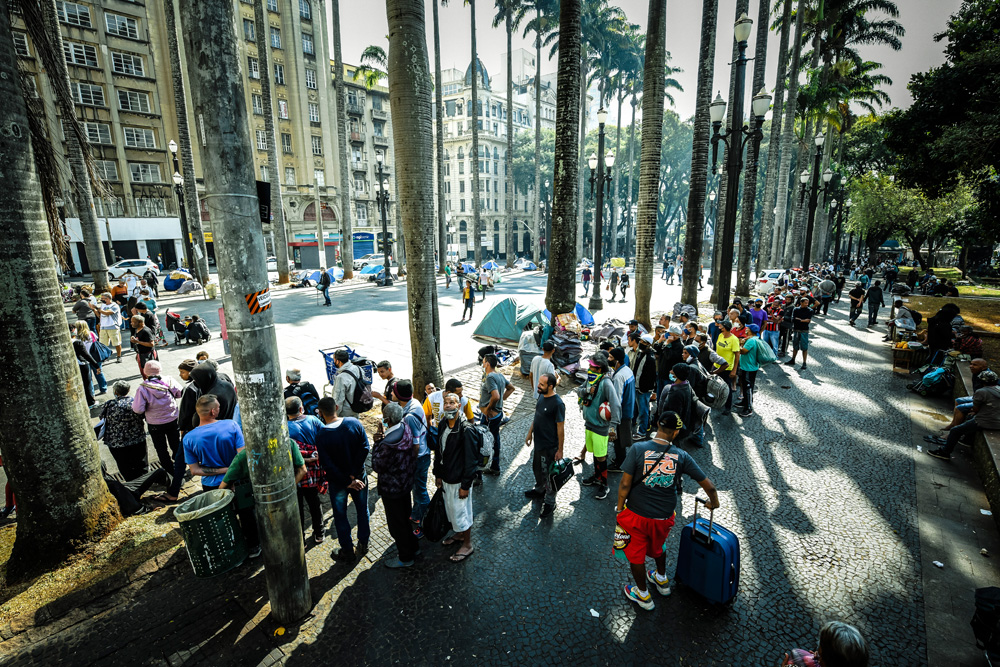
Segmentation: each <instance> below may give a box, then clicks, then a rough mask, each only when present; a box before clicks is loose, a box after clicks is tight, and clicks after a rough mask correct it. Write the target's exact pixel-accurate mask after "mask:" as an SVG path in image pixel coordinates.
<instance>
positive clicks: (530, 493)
mask: <svg viewBox="0 0 1000 667" xmlns="http://www.w3.org/2000/svg"><path fill="white" fill-rule="evenodd" d="M524 497H525V498H539V499H541V498H544V497H545V492H544V491H539V490H538V489H528V490H527V491H525V492H524Z"/></svg>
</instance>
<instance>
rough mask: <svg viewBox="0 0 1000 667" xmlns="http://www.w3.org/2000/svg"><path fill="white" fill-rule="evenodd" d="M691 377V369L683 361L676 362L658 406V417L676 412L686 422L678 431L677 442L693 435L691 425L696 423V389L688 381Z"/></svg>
mask: <svg viewBox="0 0 1000 667" xmlns="http://www.w3.org/2000/svg"><path fill="white" fill-rule="evenodd" d="M690 377H691V369H690V367H689V366H688V365H687V364H685V363H684V362H683V361H682V362H680V363H676V364H674V367H673V368H672V369H671V371H670V383H671V384H670V387H669V389H667V390H666V391H664V392H663V396H662V397H661V399H660V401H659V402H658V403H657V406H656V418H657V420H659V418H660V417H661V416H662V415H664V414H665V413H667V412H676V413H677V415H678V416H679V417H680V418H681V421H683V422H684V424H685V425H684V426H683V427H682V428H681V430H680V431H678V432H677V438H676V440H677V442H680V441H681V440H683V439H684V438H686V437H688V436H689V435H691V429H690V427H689V425H692V424H694V421H695V420H694V411H693V406H694V390H693V389H692V387H691V383H690V382H689V381H688V380H689V379H690Z"/></svg>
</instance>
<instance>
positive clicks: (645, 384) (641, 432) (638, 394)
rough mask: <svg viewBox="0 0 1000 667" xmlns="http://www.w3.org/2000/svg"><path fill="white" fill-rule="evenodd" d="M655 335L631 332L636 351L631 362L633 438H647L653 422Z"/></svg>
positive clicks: (631, 340)
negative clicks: (651, 412) (634, 419)
mask: <svg viewBox="0 0 1000 667" xmlns="http://www.w3.org/2000/svg"><path fill="white" fill-rule="evenodd" d="M652 344H653V337H652V336H651V335H650V334H639V332H635V333H632V334H629V346H630V347H632V349H633V350H635V352H636V356H635V360H634V361H633V362H632V364H631V368H632V375H633V376H634V377H635V407H636V415H637V417H636V430H635V432H634V433H633V434H632V439H633V440H638V439H641V438H645V437H646V435H647V434H648V433H649V428H650V426H651V424H655V423H656V422H655V420H654V421H653V422H650V420H649V400H650V397H651V396H652V394H653V392H654V391H655V390H656V358H655V357H654V356H653V348H652Z"/></svg>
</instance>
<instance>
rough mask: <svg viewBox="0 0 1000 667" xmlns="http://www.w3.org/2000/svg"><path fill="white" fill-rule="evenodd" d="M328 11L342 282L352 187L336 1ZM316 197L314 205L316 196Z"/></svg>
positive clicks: (348, 274) (349, 247)
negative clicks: (335, 111) (331, 56)
mask: <svg viewBox="0 0 1000 667" xmlns="http://www.w3.org/2000/svg"><path fill="white" fill-rule="evenodd" d="M330 10H331V13H332V18H331V21H332V23H333V70H334V71H333V87H334V91H335V93H336V96H337V123H336V129H337V151H338V152H339V153H340V189H341V192H340V216H341V218H340V220H341V222H340V240H341V243H340V263H341V265H342V266H343V268H344V280H350V279H351V278H353V277H354V244H353V243H352V241H351V239H352V238H353V237H354V234H353V231H354V227H353V225H352V224H351V213H352V211H351V202H352V194H353V193H354V187H353V184H352V182H351V176H350V171H349V168H350V162H348V153H347V128H348V125H347V87H346V86H345V85H344V57H343V53H342V51H341V39H340V0H330ZM316 187H317V188H318V187H319V185H318V184H317V186H316ZM316 194H317V199H316V201H317V202H318V201H319V193H318V192H317V193H316ZM317 208H318V206H317ZM322 217H323V212H322V211H319V210H317V211H316V219H317V220H321V219H322ZM323 243H324V241H323V239H319V251H320V253H319V254H320V257H319V262H320V264H325V263H326V258H325V257H324V254H325V253H324V250H325V248H324V245H323Z"/></svg>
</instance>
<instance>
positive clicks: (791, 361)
mask: <svg viewBox="0 0 1000 667" xmlns="http://www.w3.org/2000/svg"><path fill="white" fill-rule="evenodd" d="M785 365H786V366H794V365H795V360H794V359H789V360H788V361H786V362H785Z"/></svg>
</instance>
